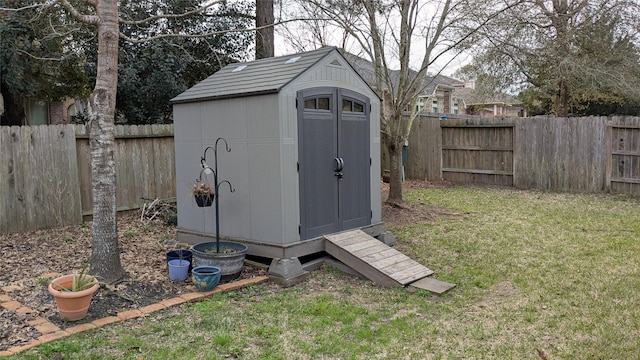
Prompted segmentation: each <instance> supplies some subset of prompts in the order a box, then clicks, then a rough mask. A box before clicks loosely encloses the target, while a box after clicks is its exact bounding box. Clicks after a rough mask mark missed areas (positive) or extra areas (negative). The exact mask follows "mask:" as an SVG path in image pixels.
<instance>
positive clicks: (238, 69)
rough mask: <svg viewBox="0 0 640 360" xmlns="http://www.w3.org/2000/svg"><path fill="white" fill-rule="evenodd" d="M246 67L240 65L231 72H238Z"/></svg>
mask: <svg viewBox="0 0 640 360" xmlns="http://www.w3.org/2000/svg"><path fill="white" fill-rule="evenodd" d="M246 67H247V65H240V66H238V67H237V68H235V69H233V71H231V72H238V71H242V69H244V68H246Z"/></svg>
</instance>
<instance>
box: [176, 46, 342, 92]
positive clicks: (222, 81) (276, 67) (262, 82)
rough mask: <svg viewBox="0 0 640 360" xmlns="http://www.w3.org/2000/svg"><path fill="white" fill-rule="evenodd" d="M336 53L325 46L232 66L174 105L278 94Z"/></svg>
mask: <svg viewBox="0 0 640 360" xmlns="http://www.w3.org/2000/svg"><path fill="white" fill-rule="evenodd" d="M332 51H337V50H336V48H335V47H323V48H320V49H317V50H312V51H308V52H304V53H299V54H292V55H285V56H278V57H272V58H266V59H260V60H256V61H251V62H245V63H235V64H230V65H227V66H225V67H224V68H222V69H220V70H219V71H218V72H216V73H215V74H213V75H211V76H209V77H208V78H206V79H204V80H202V81H201V82H199V83H198V84H196V85H194V86H193V87H191V88H189V89H188V90H186V91H185V92H183V93H181V94H180V95H178V96H176V97H174V98H173V99H171V102H172V103H174V104H175V103H185V102H194V101H202V100H212V99H217V98H231V97H240V96H250V95H259V94H268V93H277V92H279V91H280V90H281V89H282V88H283V87H284V86H285V85H287V84H288V83H289V82H291V81H293V80H294V79H296V78H297V77H298V76H300V75H301V74H302V73H303V72H304V71H305V70H307V69H308V68H309V67H311V66H313V65H314V64H316V63H317V62H318V61H320V60H321V59H322V58H324V57H325V56H327V55H328V54H329V53H331V52H332Z"/></svg>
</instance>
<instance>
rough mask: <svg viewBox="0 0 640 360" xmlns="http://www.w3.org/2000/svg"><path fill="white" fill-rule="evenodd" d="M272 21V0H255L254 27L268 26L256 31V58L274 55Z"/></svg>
mask: <svg viewBox="0 0 640 360" xmlns="http://www.w3.org/2000/svg"><path fill="white" fill-rule="evenodd" d="M273 21H274V17H273V0H256V27H257V28H261V27H263V26H268V27H266V28H264V29H258V30H257V31H256V60H257V59H264V58H270V57H273V55H274V39H273V26H269V25H273Z"/></svg>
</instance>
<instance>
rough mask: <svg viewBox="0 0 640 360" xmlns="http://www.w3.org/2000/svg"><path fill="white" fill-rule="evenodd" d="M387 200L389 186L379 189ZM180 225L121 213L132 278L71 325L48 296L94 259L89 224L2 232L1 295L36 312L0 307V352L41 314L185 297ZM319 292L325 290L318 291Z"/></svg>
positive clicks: (433, 212)
mask: <svg viewBox="0 0 640 360" xmlns="http://www.w3.org/2000/svg"><path fill="white" fill-rule="evenodd" d="M450 185H451V184H442V183H437V184H433V183H427V182H420V181H405V182H404V184H403V188H404V189H414V188H428V187H442V186H450ZM382 192H383V199H386V197H387V193H388V184H382ZM382 213H383V221H384V222H385V223H387V224H388V225H390V226H393V227H401V226H405V225H408V224H416V223H422V222H431V221H434V220H435V218H436V217H438V216H441V215H447V214H448V213H447V212H446V211H443V210H442V209H438V208H436V207H434V206H431V205H428V204H406V203H405V204H402V205H401V206H391V205H388V204H384V203H383V206H382ZM175 231H176V229H175V227H174V226H170V225H166V224H165V223H163V222H162V221H159V220H152V221H149V220H142V219H141V217H140V214H139V213H129V214H126V215H122V216H119V218H118V233H119V239H120V240H119V241H120V248H121V249H120V251H121V253H120V258H121V261H122V265H123V267H124V269H125V271H126V272H127V276H126V277H125V278H124V279H123V280H122V281H121V282H120V283H118V284H114V285H104V284H103V285H101V287H100V290H99V291H98V292H97V293H96V294H95V295H94V299H93V301H92V303H91V306H90V308H89V314H88V316H87V317H86V318H85V319H83V320H80V321H77V322H73V323H69V322H65V321H64V320H62V319H61V318H60V317H59V315H58V313H57V310H56V307H55V303H54V300H53V297H52V296H51V295H50V294H49V293H48V292H47V286H48V284H49V281H50V280H51V278H53V277H55V276H57V275H59V274H67V273H70V272H73V271H80V270H81V269H82V267H83V265H84V264H86V263H87V262H88V261H89V259H90V256H91V223H86V224H83V225H75V226H67V227H65V228H63V229H48V230H41V231H34V232H27V233H19V234H9V235H0V248H2V254H3V261H2V262H0V295H8V296H9V297H11V299H13V300H17V301H20V302H21V303H22V304H23V305H25V306H27V307H29V308H31V309H32V310H33V312H32V313H29V314H23V315H20V314H16V313H15V312H13V311H7V310H5V309H3V308H0V350H6V349H8V348H9V347H12V346H19V345H24V344H27V343H28V342H29V341H31V340H32V339H34V338H37V337H39V336H40V333H39V332H38V331H37V330H36V329H35V328H34V327H32V326H30V325H29V324H28V323H27V321H28V320H32V319H34V318H36V317H43V318H46V319H47V320H49V321H50V322H52V323H54V324H56V325H57V326H59V327H60V328H62V329H65V328H68V327H70V326H75V325H78V324H82V323H85V322H91V321H93V320H95V319H100V318H103V317H106V316H112V315H116V314H117V312H119V311H126V310H131V309H136V308H140V307H143V306H146V305H150V304H153V303H156V302H158V301H161V300H164V299H168V298H171V297H174V296H176V295H179V294H181V293H184V292H188V291H191V290H188V289H187V287H188V286H189V285H191V280H190V279H188V280H187V282H184V283H179V282H172V281H170V280H169V277H168V273H167V264H166V252H167V251H169V250H173V249H176V248H181V247H182V248H185V247H186V246H178V244H176V243H175ZM258 275H266V271H265V270H263V269H259V268H255V267H251V266H245V267H244V268H243V271H242V274H241V277H240V278H250V277H253V276H258ZM318 290H319V291H321V289H318Z"/></svg>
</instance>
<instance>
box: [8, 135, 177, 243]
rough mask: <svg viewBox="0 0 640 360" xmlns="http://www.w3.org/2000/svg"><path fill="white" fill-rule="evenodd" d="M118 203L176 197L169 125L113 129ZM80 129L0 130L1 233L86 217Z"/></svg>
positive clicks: (84, 144) (85, 160)
mask: <svg viewBox="0 0 640 360" xmlns="http://www.w3.org/2000/svg"><path fill="white" fill-rule="evenodd" d="M114 157H115V164H116V200H117V203H116V204H117V207H118V208H120V209H131V208H136V207H138V206H140V205H141V204H142V202H143V201H142V200H141V199H140V198H141V197H143V196H144V197H147V198H155V197H160V198H163V199H167V198H174V197H175V164H174V147H173V125H157V126H156V125H154V126H151V125H147V126H121V125H119V126H116V139H115V154H114ZM91 188H92V185H91V154H90V150H89V134H88V129H87V128H86V127H85V126H84V125H51V126H32V127H29V126H22V127H6V126H3V127H0V232H1V233H8V232H19V231H27V230H34V229H45V228H50V227H55V226H58V225H60V224H64V225H68V224H74V223H76V224H77V223H80V222H81V221H82V215H83V214H84V215H88V214H91V212H92V204H93V200H92V191H91Z"/></svg>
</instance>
